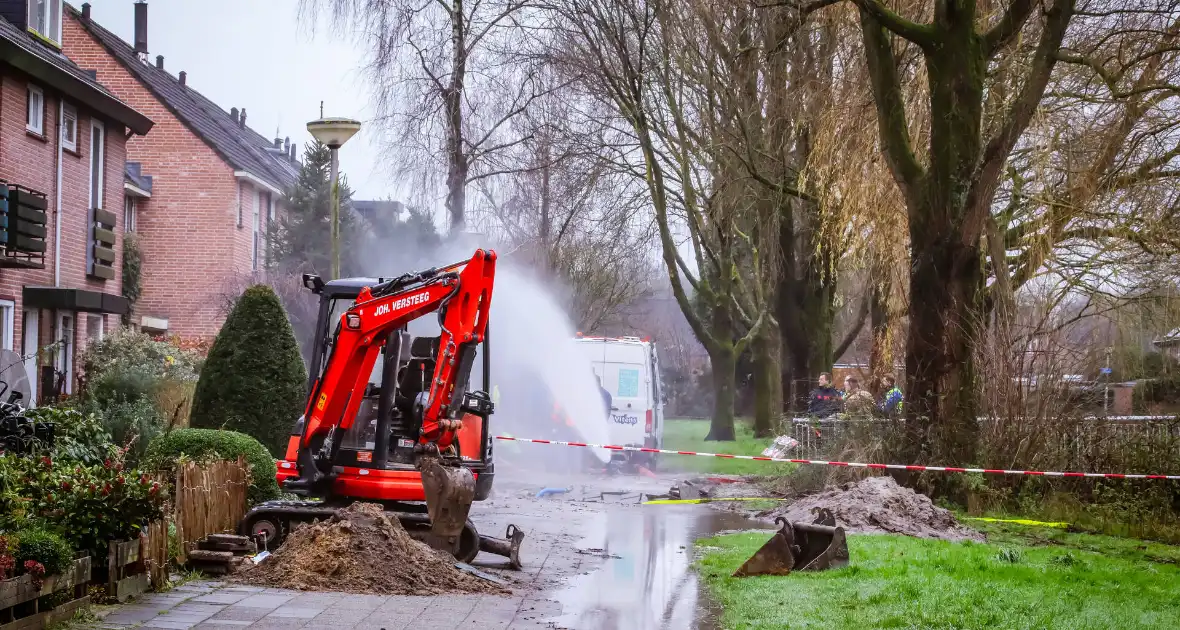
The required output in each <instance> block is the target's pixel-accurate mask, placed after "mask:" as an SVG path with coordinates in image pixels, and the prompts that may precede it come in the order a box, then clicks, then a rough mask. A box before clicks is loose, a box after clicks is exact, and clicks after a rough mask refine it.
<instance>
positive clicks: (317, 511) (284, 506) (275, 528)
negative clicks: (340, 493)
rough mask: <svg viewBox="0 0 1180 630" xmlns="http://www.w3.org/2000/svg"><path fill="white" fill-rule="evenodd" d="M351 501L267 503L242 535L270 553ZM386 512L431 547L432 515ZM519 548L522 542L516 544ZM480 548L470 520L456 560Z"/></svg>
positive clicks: (413, 509)
mask: <svg viewBox="0 0 1180 630" xmlns="http://www.w3.org/2000/svg"><path fill="white" fill-rule="evenodd" d="M351 503H353V502H351V501H348V502H345V501H333V502H331V503H325V502H321V501H267V502H265V503H259V504H258V505H256V506H254V508H253V509H251V510H250V511H249V512H248V513H247V514H246V516H245V517H244V518H243V519H242V523H241V526H240V528H239V533H240V534H241V535H243V536H250V537H252V538H254V539H255V540H257V541H258V543H259V546H260V547H263V548H265V549H266V550H268V551H274V550H275V549H278V547H279V546H280V545H282V544H283V541H284V540H285V539H286V538H287V534H289V533H291V531H292V529H293V528H294V527H295V526H297V525H299V524H302V523H313V522H315V521H320V520H327V519H329V518H331V517H332V515H333V514H335V513H336V510H339V509H341V508H344V507H347V506H348V505H350V504H351ZM385 512H386V513H387V514H389V516H390V517H396V518H397V520H398V521H400V522H401V524H402V527H404V528H405V530H406V532H407V533H408V534H410V536H411V537H413V538H415V539H417V540H420V541H422V542H424V543H426V544H430V535H431V528H430V516H429V515H428V514H427V513H426V509H425V507H424V506H419V505H415V504H397V505H385ZM517 546H519V543H518V544H517ZM479 549H480V535H479V532H478V531H476V529H475V524H474V523H472V522H471V521H470V520H468V521H467V522H466V523H465V524H464V527H463V531H462V532H461V533H460V534H459V545H458V548H457V551H456V552H455V554H454V555H455V559H456V560H458V561H459V562H471V561H472V560H474V559H475V556H476V554H478V553H479Z"/></svg>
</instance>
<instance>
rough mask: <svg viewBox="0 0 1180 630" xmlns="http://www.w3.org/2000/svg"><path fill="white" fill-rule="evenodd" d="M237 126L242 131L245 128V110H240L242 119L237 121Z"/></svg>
mask: <svg viewBox="0 0 1180 630" xmlns="http://www.w3.org/2000/svg"><path fill="white" fill-rule="evenodd" d="M238 126H239V127H241V128H242V129H245V128H246V108H245V107H243V108H242V117H241V118H239V119H238Z"/></svg>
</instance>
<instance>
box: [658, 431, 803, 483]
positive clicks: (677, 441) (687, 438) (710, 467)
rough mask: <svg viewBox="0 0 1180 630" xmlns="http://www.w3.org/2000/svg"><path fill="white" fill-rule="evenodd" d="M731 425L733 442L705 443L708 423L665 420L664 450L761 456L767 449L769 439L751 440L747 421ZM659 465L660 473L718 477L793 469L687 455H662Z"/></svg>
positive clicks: (781, 472) (785, 465)
mask: <svg viewBox="0 0 1180 630" xmlns="http://www.w3.org/2000/svg"><path fill="white" fill-rule="evenodd" d="M735 424H736V426H735V427H734V428H735V429H736V430H737V441H735V442H706V441H705V435H707V434H708V433H709V421H708V420H683V419H670V420H666V421H665V422H664V448H666V449H671V450H676V451H696V452H704V453H727V454H730V455H761V454H762V451H763V449H765V448H766V447H767V446H770V443H771V441H772V439H770V438H765V439H755V438H754V429H753V427H752V426H751V424H750V422H749V421H746V420H742V419H739V420H738V421H737V422H736V423H735ZM660 466H661V468H663V469H664V470H682V471H687V472H699V473H714V474H720V475H785V474H787V473H789V472H791V470H793V469H794V468H795V465H794V464H778V463H771V462H755V461H750V460H748V459H747V460H742V459H718V458H715V457H692V456H689V455H664V456H662V459H661V460H660Z"/></svg>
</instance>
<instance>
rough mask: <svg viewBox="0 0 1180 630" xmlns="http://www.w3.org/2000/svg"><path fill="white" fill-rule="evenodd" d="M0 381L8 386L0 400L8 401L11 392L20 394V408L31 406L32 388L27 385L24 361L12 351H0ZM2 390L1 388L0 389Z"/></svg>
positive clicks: (26, 371) (27, 374)
mask: <svg viewBox="0 0 1180 630" xmlns="http://www.w3.org/2000/svg"><path fill="white" fill-rule="evenodd" d="M0 381H3V382H5V383H7V384H8V390H7V391H5V392H4V394H3V395H2V396H0V398H3V400H8V398H9V396H11V395H12V392H20V395H21V397H20V400H18V401H17V402H19V403H20V406H21V407H26V408H27V407H29V406H31V405H32V404H33V387H32V386H31V385H30V384H29V373H28V370H26V369H25V360H24V358H23V357H21V355H19V354H17V353H16V352H13V351H12V350H0ZM0 389H2V388H0Z"/></svg>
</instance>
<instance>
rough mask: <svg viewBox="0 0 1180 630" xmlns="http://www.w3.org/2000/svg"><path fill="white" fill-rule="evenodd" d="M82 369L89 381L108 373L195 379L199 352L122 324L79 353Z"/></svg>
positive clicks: (99, 378)
mask: <svg viewBox="0 0 1180 630" xmlns="http://www.w3.org/2000/svg"><path fill="white" fill-rule="evenodd" d="M80 363H81V364H82V369H83V371H84V372H85V374H86V378H87V379H89V382H90V383H97V382H99V381H101V380H102V379H103V378H104V377H106V376H107V375H109V374H111V373H130V374H145V375H148V376H150V377H153V378H157V379H159V378H175V379H178V380H182V381H184V380H196V378H197V374H198V373H199V371H200V365H201V356H200V355H199V354H198V353H196V352H192V351H189V350H182V349H180V348H178V347H177V346H176V345H174V344H172V343H169V342H167V341H162V340H159V339H153V338H152V337H151V336H150V335H148V334H146V333H143V332H139V331H136V330H132V329H129V328H124V329H121V330H119V331H118V332H116V333H115V334H113V335H111V336H109V337H106V338H104V339H103V340H102V341H99V342H96V343H92V344H91V345H90V346H88V347H87V348H86V352H85V353H84V354H83V355H82V360H81V362H80Z"/></svg>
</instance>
